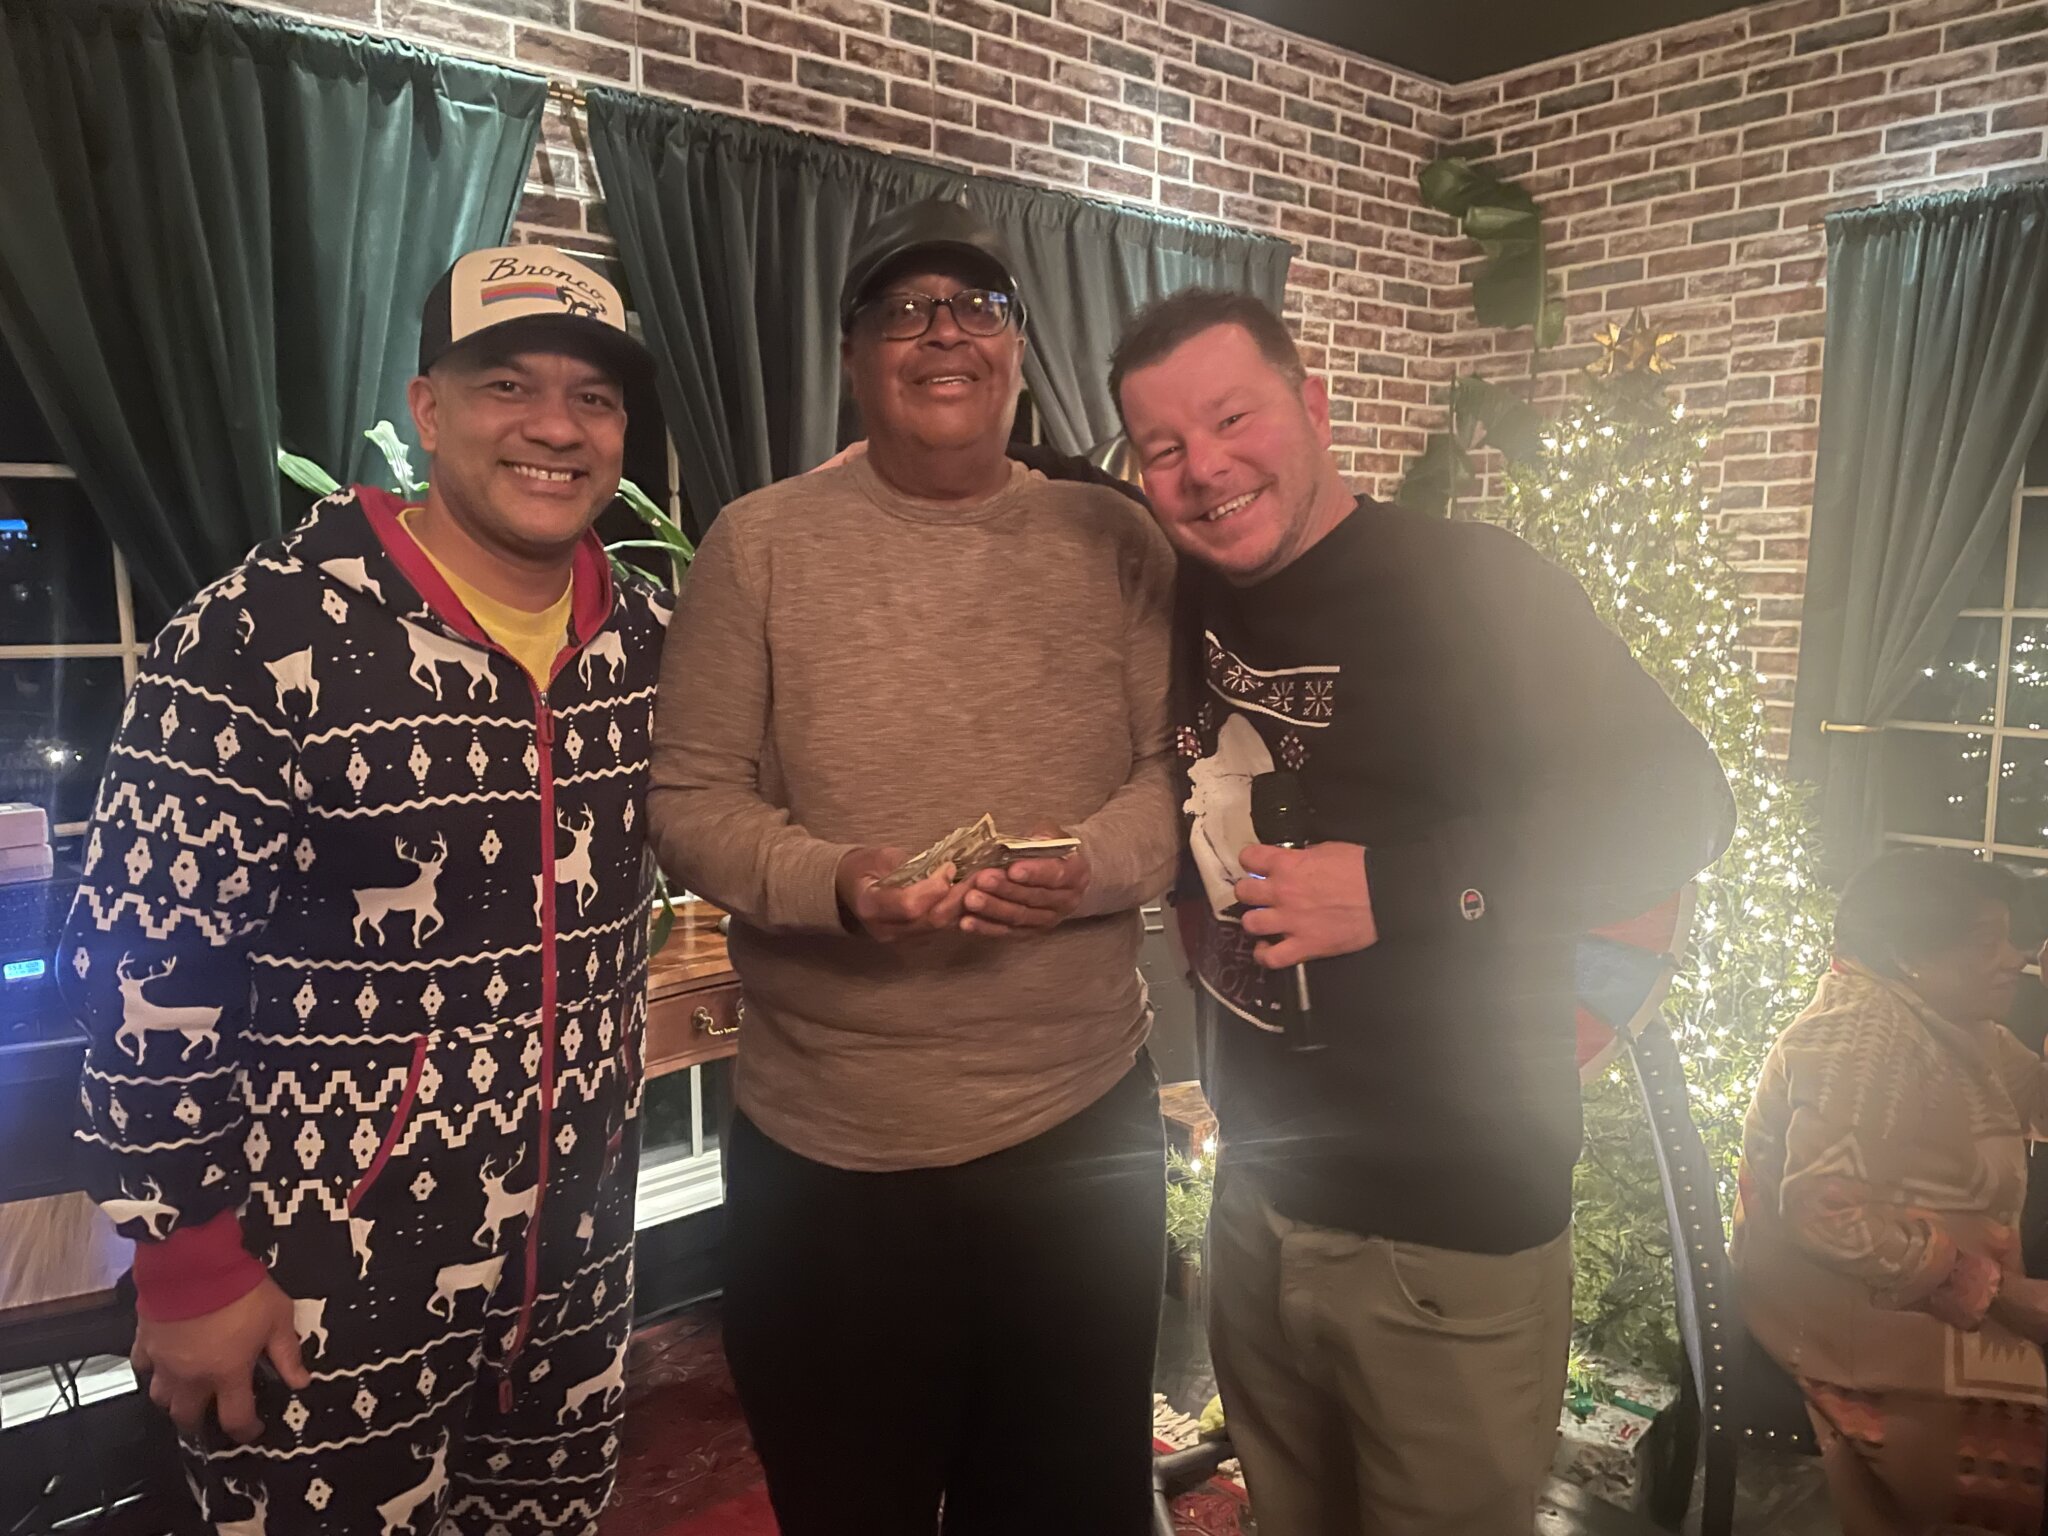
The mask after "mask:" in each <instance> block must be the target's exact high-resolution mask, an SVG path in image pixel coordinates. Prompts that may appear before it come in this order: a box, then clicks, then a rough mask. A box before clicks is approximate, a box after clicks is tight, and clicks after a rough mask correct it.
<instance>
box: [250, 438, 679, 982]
mask: <svg viewBox="0 0 2048 1536" xmlns="http://www.w3.org/2000/svg"><path fill="white" fill-rule="evenodd" d="M363 436H364V437H366V438H368V439H369V440H370V441H371V442H372V443H374V444H375V445H376V447H377V450H378V451H379V452H380V453H382V454H383V455H384V463H385V465H386V467H387V468H388V469H389V471H390V474H391V488H392V489H393V490H395V491H396V492H397V493H398V494H399V495H401V496H404V497H407V498H412V497H415V496H418V495H420V494H422V493H423V492H424V491H425V490H426V488H427V483H426V482H425V481H424V480H421V479H418V478H417V477H416V476H415V475H414V474H413V468H412V450H411V449H410V448H408V447H407V446H406V443H405V440H404V439H403V438H401V437H400V436H399V435H398V430H397V428H395V427H393V426H392V425H391V423H390V422H388V421H380V422H378V423H377V425H376V426H374V427H372V428H370V430H369V431H367V432H365V433H364V434H363ZM277 467H278V471H279V473H281V474H282V475H283V476H284V477H285V478H286V479H287V480H289V481H291V483H292V484H293V485H296V486H297V487H299V489H300V490H302V491H305V492H307V493H308V494H309V495H312V496H332V495H333V494H334V493H335V492H336V491H338V490H340V489H341V482H340V481H339V480H336V479H335V478H334V476H333V475H331V474H329V473H328V472H327V470H326V469H325V468H324V467H322V466H321V465H319V464H316V463H314V462H313V460H311V459H308V458H305V457H302V456H301V455H299V454H296V453H287V452H286V451H285V450H284V449H283V448H282V447H280V448H279V449H278V450H277ZM619 500H621V501H623V502H624V503H625V504H626V505H627V506H628V507H630V508H631V509H632V510H633V513H634V515H635V516H637V517H638V518H639V519H640V521H641V522H643V523H645V524H646V525H647V527H648V529H649V530H650V531H651V532H652V534H653V537H652V538H646V539H616V540H614V541H613V542H611V543H609V544H607V545H605V553H606V554H607V555H609V556H610V557H611V562H612V569H613V570H614V572H616V573H619V574H624V573H625V572H627V571H628V570H629V569H633V567H629V566H628V564H627V563H626V561H625V560H624V559H623V558H621V554H620V552H621V551H622V550H659V551H660V552H661V553H663V554H665V555H666V556H668V562H669V570H670V577H671V579H672V581H673V584H674V585H676V586H680V585H681V584H682V580H683V575H684V573H685V572H686V571H688V570H689V568H690V561H691V560H692V559H693V558H695V556H696V553H697V547H696V545H694V544H693V543H691V542H690V536H689V535H688V534H686V533H684V532H683V529H682V525H681V524H680V523H678V522H677V521H676V520H675V519H674V518H672V517H670V516H669V515H668V514H667V513H666V512H664V511H662V509H661V508H660V507H659V506H657V505H656V504H655V501H654V498H653V497H651V496H649V495H648V494H647V493H646V492H645V491H643V490H641V489H640V487H639V486H637V485H635V484H634V483H633V482H632V481H630V480H627V479H625V478H623V477H621V479H620V480H619ZM656 579H661V578H659V577H657V578H656ZM675 925H676V904H675V898H674V896H673V895H672V893H671V892H670V890H669V884H668V876H666V875H665V874H663V873H662V871H661V866H660V865H658V864H657V865H656V866H655V869H654V913H653V916H652V918H651V920H650V921H649V924H648V930H647V943H648V952H649V953H650V954H659V953H660V951H661V948H662V946H663V945H665V944H666V943H668V940H669V935H670V934H671V933H672V932H673V931H674V929H675Z"/></svg>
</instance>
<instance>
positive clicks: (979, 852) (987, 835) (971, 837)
mask: <svg viewBox="0 0 2048 1536" xmlns="http://www.w3.org/2000/svg"><path fill="white" fill-rule="evenodd" d="M1080 846H1081V840H1080V839H1079V838H1074V837H1018V836H1015V835H1014V834H1012V833H1008V832H998V831H997V830H996V822H995V818H994V817H993V816H984V817H982V818H981V820H979V821H977V822H975V823H974V824H973V825H972V826H966V827H961V828H959V829H958V830H957V831H953V832H948V833H947V834H946V835H945V836H944V837H942V838H940V839H939V840H938V841H937V842H936V843H933V844H932V845H931V847H929V848H927V849H925V851H924V852H923V853H920V854H919V855H918V856H917V857H916V858H914V859H910V860H908V861H907V862H905V863H904V864H903V865H901V866H900V867H899V868H896V869H893V870H891V871H890V872H889V873H888V874H886V875H884V876H882V878H881V879H880V880H878V881H876V882H875V883H876V884H877V885H884V886H899V885H915V884H917V882H918V881H920V880H922V879H924V878H925V877H926V876H928V875H930V874H932V873H933V872H935V871H937V870H940V869H943V868H944V867H945V866H946V865H948V864H950V865H952V866H953V878H954V880H955V881H960V880H964V879H966V878H967V877H968V876H969V875H971V874H974V873H976V872H977V871H979V870H984V869H999V868H1002V867H1004V866H1005V865H1010V864H1015V863H1016V862H1018V861H1019V860H1020V859H1064V858H1066V857H1067V856H1068V855H1069V854H1071V853H1073V852H1074V850H1076V849H1077V848H1079V847H1080Z"/></svg>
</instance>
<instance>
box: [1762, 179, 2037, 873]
mask: <svg viewBox="0 0 2048 1536" xmlns="http://www.w3.org/2000/svg"><path fill="white" fill-rule="evenodd" d="M1827 227H1828V279H1827V281H1828V317H1827V348H1826V363H1825V372H1824V375H1823V383H1822V390H1821V418H1820V455H1819V468H1818V479H1817V482H1816V485H1815V490H1814V508H1813V540H1812V545H1811V551H1810V559H1809V564H1808V567H1807V587H1806V598H1805V603H1804V608H1803V614H1802V633H1801V640H1800V649H1799V687H1798V692H1797V696H1796V702H1795V705H1794V711H1793V742H1792V765H1793V768H1794V770H1795V772H1798V773H1799V774H1801V775H1802V776H1803V777H1807V778H1811V779H1815V780H1817V781H1818V782H1819V783H1820V785H1821V818H1822V834H1823V837H1824V839H1825V842H1824V847H1825V850H1826V852H1827V855H1828V861H1829V865H1830V867H1831V868H1832V869H1834V870H1835V871H1837V872H1840V871H1845V870H1847V869H1848V868H1850V867H1852V866H1853V865H1854V864H1855V863H1857V862H1858V861H1860V859H1861V858H1862V857H1864V856H1865V855H1866V854H1867V853H1869V852H1870V851H1872V850H1873V849H1874V848H1875V846H1876V845H1877V843H1878V840H1879V838H1880V835H1881V833H1882V830H1883V829H1882V826H1881V816H1882V806H1881V804H1880V799H1881V792H1882V785H1881V782H1880V778H1881V766H1880V761H1879V745H1880V744H1881V743H1882V742H1883V740H1884V738H1883V736H1882V735H1881V734H1877V733H1872V732H1856V733H1845V732H1839V731H1831V732H1827V733H1823V732H1822V730H1821V722H1822V721H1824V720H1825V721H1828V722H1830V723H1832V724H1840V725H1853V726H1862V725H1878V724H1881V723H1882V722H1883V721H1884V719H1885V718H1886V717H1887V716H1888V715H1890V714H1891V713H1892V712H1893V711H1894V710H1895V709H1897V708H1898V706H1899V705H1900V704H1901V702H1903V700H1904V699H1905V696H1906V693H1907V690H1908V689H1909V688H1910V687H1911V686H1912V682H1913V678H1914V676H1915V674H1916V672H1917V671H1918V669H1920V668H1922V667H1924V666H1925V665H1926V664H1927V663H1928V662H1929V661H1930V660H1932V659H1933V657H1934V655H1935V653H1936V651H1937V650H1938V649H1939V648H1940V646H1941V645H1942V643H1943V641H1944V640H1945V639H1946V638H1947V636H1948V634H1949V631H1950V630H1951V629H1952V628H1953V626H1954V624H1955V622H1956V616H1957V615H1958V614H1959V613H1960V612H1961V611H1962V608H1963V603H1964V600H1965V597H1966V594H1967V593H1968V592H1969V590H1970V587H1971V585H1972V583H1973V582H1974V581H1975V580H1976V578H1977V577H1978V575H1979V574H1980V573H1981V572H1982V571H1983V569H1984V565H1985V562H1986V561H1987V560H1988V559H1989V558H1990V557H1991V555H1992V553H1993V551H1994V550H1996V549H1998V548H2000V547H2002V546H2003V544H2004V541H2005V530H2006V526H2007V519H2008V518H2009V517H2010V515H2011V504H2012V495H2013V490H2014V488H2015V487H2016V486H2017V484H2018V482H2019V475H2020V470H2021V468H2022V466H2023V465H2024V464H2025V462H2026V457H2027V451H2028V449H2029V447H2030V446H2031V445H2032V444H2033V442H2034V439H2035V436H2036V434H2037V433H2038V432H2039V431H2040V430H2041V427H2042V423H2043V420H2044V418H2048V182H2031V183H2021V184H2017V185H2012V186H2006V187H2000V188H1996V189H1993V190H1990V191H1984V192H1967V193H1960V194H1950V195H1947V196H1940V197H1931V198H1924V199H1914V200H1910V201H1905V202H1900V203H1894V204H1891V205H1888V206H1885V207H1880V208H1875V209H1867V210H1857V211H1854V212H1850V213H1840V214H1835V215H1833V216H1832V217H1831V218H1829V220H1828V221H1827Z"/></svg>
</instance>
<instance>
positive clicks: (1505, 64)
mask: <svg viewBox="0 0 2048 1536" xmlns="http://www.w3.org/2000/svg"><path fill="white" fill-rule="evenodd" d="M1216 3H1218V4H1220V5H1222V6H1223V7H1224V9H1226V10H1232V11H1236V12H1238V13H1239V14H1241V15H1245V16H1256V17H1258V18H1259V19H1260V20H1262V21H1270V22H1272V23H1273V24H1274V25H1275V26H1280V27H1285V28H1286V29H1287V30H1288V31H1290V32H1297V33H1299V34H1301V35H1302V36H1303V37H1313V38H1320V39H1321V40H1322V41H1323V42H1326V43H1335V44H1336V45H1337V46H1338V47H1340V48H1348V49H1350V50H1351V51H1352V52H1353V53H1362V54H1364V55H1366V56H1367V57H1368V58H1374V59H1378V60H1380V61H1381V62H1382V63H1385V64H1393V65H1397V66H1399V67H1400V68H1402V69H1405V70H1408V71H1409V72H1411V73H1413V74H1418V75H1425V76H1427V77H1428V78H1430V79H1432V80H1444V81H1448V82H1450V83H1452V84H1458V83H1461V82H1463V81H1466V80H1477V79H1480V78H1482V77H1483V76H1486V75H1497V74H1501V73H1504V72H1505V71H1508V70H1511V69H1520V68H1521V67H1522V66H1523V65H1526V64H1540V63H1542V62H1543V61H1544V60H1545V59H1555V58H1561V57H1563V56H1564V55H1565V54H1568V53H1577V52H1578V51H1579V50H1580V49H1581V48H1597V47H1598V46H1600V44H1602V43H1612V42H1618V41H1620V40H1621V39H1622V38H1625V37H1636V36H1640V35H1641V34H1642V33H1645V32H1655V31H1658V30H1659V29H1660V28H1663V27H1670V26H1676V25H1677V24H1678V23H1680V22H1684V21H1697V20H1698V19H1699V18H1700V17H1702V16H1714V15H1718V14H1719V13H1721V12H1723V11H1737V10H1741V9H1742V8H1743V7H1742V6H1741V5H1739V4H1735V3H1732V0H1428V3H1426V4H1418V3H1416V0H1216Z"/></svg>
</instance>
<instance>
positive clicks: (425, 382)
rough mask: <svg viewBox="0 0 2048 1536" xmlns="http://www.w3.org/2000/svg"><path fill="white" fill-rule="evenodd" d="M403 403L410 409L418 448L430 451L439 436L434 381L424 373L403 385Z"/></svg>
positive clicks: (438, 418)
mask: <svg viewBox="0 0 2048 1536" xmlns="http://www.w3.org/2000/svg"><path fill="white" fill-rule="evenodd" d="M405 403H406V405H407V406H409V407H410V408H411V410H412V425H413V430H414V431H415V432H417V433H418V434H419V439H420V450H421V452H423V453H432V452H433V451H434V444H435V441H436V439H437V438H438V437H439V436H440V413H441V401H440V398H439V396H438V395H437V394H436V392H435V385H434V381H433V380H432V379H430V378H428V377H427V376H426V375H425V374H424V373H422V374H420V375H418V376H417V377H415V378H414V379H413V381H412V382H411V383H410V384H408V385H406V386H405Z"/></svg>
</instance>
